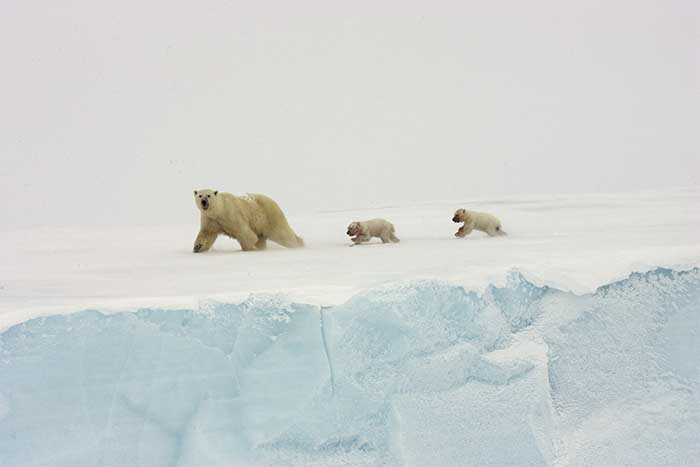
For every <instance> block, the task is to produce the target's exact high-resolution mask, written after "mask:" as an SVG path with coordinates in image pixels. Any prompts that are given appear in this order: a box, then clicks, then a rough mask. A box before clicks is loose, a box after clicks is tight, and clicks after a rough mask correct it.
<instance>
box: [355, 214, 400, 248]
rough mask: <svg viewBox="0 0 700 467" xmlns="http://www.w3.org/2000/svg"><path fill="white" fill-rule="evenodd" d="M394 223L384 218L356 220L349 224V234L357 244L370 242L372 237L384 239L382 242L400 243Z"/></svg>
mask: <svg viewBox="0 0 700 467" xmlns="http://www.w3.org/2000/svg"><path fill="white" fill-rule="evenodd" d="M394 232H395V230H394V225H393V224H392V223H391V222H389V221H386V220H384V219H372V220H369V221H355V222H352V223H350V225H348V231H347V234H348V235H350V236H351V237H353V235H354V237H353V238H351V239H350V240H352V241H353V243H354V244H355V245H357V244H359V243H364V242H369V241H370V240H371V239H372V237H377V238H380V239H381V240H382V243H389V242H393V243H399V242H400V241H401V240H399V239H398V237H397V236H396V235H395V233H394Z"/></svg>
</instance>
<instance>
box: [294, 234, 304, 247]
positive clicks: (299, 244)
mask: <svg viewBox="0 0 700 467" xmlns="http://www.w3.org/2000/svg"><path fill="white" fill-rule="evenodd" d="M295 237H296V239H297V246H298V247H303V246H304V239H303V238H301V237H300V236H299V235H295Z"/></svg>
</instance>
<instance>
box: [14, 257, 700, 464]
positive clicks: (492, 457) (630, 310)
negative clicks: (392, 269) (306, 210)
mask: <svg viewBox="0 0 700 467" xmlns="http://www.w3.org/2000/svg"><path fill="white" fill-rule="evenodd" d="M699 303H700V272H699V271H698V269H692V270H689V271H682V272H677V271H673V270H669V269H657V270H654V271H650V272H646V273H637V274H633V275H631V276H630V277H629V278H627V279H625V280H622V281H619V282H615V283H611V284H609V285H607V286H604V287H601V288H599V289H598V290H597V291H596V292H595V293H593V294H588V295H584V296H578V295H575V294H572V293H569V292H564V291H561V290H558V289H555V288H552V287H537V286H536V285H534V284H532V283H531V282H529V281H528V280H527V279H525V277H523V276H522V275H520V274H511V275H510V276H509V278H508V280H507V281H506V284H504V285H503V286H490V287H488V288H487V289H486V290H485V291H484V292H483V293H476V292H469V291H467V290H465V289H463V288H462V287H457V286H453V285H450V284H447V283H444V282H440V281H432V280H424V281H414V282H412V283H410V284H408V283H407V284H402V285H399V286H386V287H380V288H376V289H374V290H371V291H369V292H367V293H365V294H361V295H358V296H356V297H354V298H353V299H351V300H349V301H348V302H347V303H345V304H343V305H341V306H338V307H334V308H333V309H332V310H330V309H321V308H319V307H317V306H313V305H305V304H297V303H290V302H288V301H287V300H286V299H285V298H283V297H281V296H270V295H261V296H254V297H251V298H250V299H248V300H246V301H244V302H242V303H238V304H210V305H209V306H206V307H203V308H201V309H198V310H196V311H194V310H168V311H166V310H158V309H144V310H140V311H138V312H130V313H117V314H112V315H104V314H102V313H100V312H97V311H86V312H81V313H75V314H71V315H59V316H52V317H46V318H39V319H35V320H31V321H28V322H25V323H22V324H20V325H17V326H14V327H12V328H10V329H8V330H7V331H5V332H3V333H2V334H0V388H1V389H0V462H3V463H4V464H2V463H0V465H13V466H14V465H36V464H47V465H66V466H68V465H71V466H80V465H105V466H106V465H135V466H139V465H142V466H158V465H181V466H190V465H191V466H194V465H270V464H310V465H344V464H345V465H346V464H352V465H464V462H465V459H466V460H469V463H471V464H473V465H504V464H509V463H517V464H519V465H576V464H577V463H580V464H585V463H589V464H596V465H606V464H608V465H613V464H614V463H613V462H611V461H610V460H611V459H620V458H625V459H632V460H634V463H635V465H657V464H658V463H659V462H662V461H663V462H671V463H674V464H677V465H682V464H684V463H686V464H687V463H692V461H691V459H696V458H698V456H700V452H699V450H700V448H699V447H698V446H700V443H697V439H696V438H694V436H692V435H690V434H689V433H697V432H698V429H700V426H699V425H700V422H698V420H700V413H699V412H700V409H699V408H698V407H700V399H699V398H698V394H699V391H698V389H699V387H700V368H699V366H698V364H697V359H695V358H694V356H696V355H697V354H698V353H700V348H698V345H699V344H698V341H697V338H696V336H697V333H698V332H700V313H699V311H700V307H699V306H698V304H699ZM640 402H643V404H642V405H639V403H640ZM654 406H659V407H674V410H659V411H650V410H649V407H654ZM635 411H637V412H639V413H636V412H635ZM615 413H624V414H626V418H625V420H628V419H636V418H639V419H642V420H645V423H647V428H648V432H647V433H645V438H644V439H647V440H648V442H647V443H646V444H641V445H640V443H639V442H638V441H637V440H638V437H639V433H638V432H636V431H634V430H632V429H630V426H629V423H628V422H624V423H622V424H621V422H619V421H618V420H617V419H616V418H615V417H612V418H610V417H608V418H606V415H605V414H615ZM680 414H683V415H682V416H681V415H680ZM601 423H602V424H604V425H605V426H606V432H607V433H616V435H615V436H616V438H615V439H616V443H615V444H614V445H611V444H610V443H609V442H608V438H605V437H601V436H600V434H599V433H600V429H599V427H600V425H601ZM656 427H660V428H659V429H663V433H658V435H659V436H655V434H654V433H655V430H656V429H657V428H656ZM621 450H622V451H621ZM582 460H585V461H586V462H582Z"/></svg>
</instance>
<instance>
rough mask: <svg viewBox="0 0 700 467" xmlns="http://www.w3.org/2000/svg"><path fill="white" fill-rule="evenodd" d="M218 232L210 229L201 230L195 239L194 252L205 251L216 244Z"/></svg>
mask: <svg viewBox="0 0 700 467" xmlns="http://www.w3.org/2000/svg"><path fill="white" fill-rule="evenodd" d="M216 236H217V233H216V232H213V231H210V230H200V231H199V235H197V238H196V239H195V241H194V248H193V249H192V251H193V252H194V253H203V252H205V251H207V250H208V249H209V248H211V247H212V245H214V242H215V241H216Z"/></svg>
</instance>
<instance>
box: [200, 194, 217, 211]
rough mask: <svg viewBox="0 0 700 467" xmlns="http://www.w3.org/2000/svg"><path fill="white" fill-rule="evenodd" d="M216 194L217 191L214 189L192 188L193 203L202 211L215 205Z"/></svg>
mask: <svg viewBox="0 0 700 467" xmlns="http://www.w3.org/2000/svg"><path fill="white" fill-rule="evenodd" d="M218 194H219V192H218V191H214V190H194V204H196V205H197V208H198V209H199V210H200V211H202V212H206V211H209V209H212V208H215V207H216V205H217V201H218Z"/></svg>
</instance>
